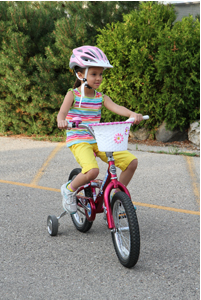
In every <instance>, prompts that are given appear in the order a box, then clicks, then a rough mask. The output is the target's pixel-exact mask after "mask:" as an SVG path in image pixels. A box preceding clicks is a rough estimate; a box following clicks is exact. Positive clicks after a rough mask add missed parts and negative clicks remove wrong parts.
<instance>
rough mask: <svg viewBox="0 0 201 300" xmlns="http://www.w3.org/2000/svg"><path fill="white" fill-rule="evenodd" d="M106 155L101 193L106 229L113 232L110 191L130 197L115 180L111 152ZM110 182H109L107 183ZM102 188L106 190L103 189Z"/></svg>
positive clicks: (125, 189)
mask: <svg viewBox="0 0 201 300" xmlns="http://www.w3.org/2000/svg"><path fill="white" fill-rule="evenodd" d="M106 155H107V157H108V164H109V166H108V172H107V174H108V176H107V175H106V177H107V178H106V180H104V181H103V186H102V188H103V191H104V203H105V210H106V217H107V223H108V228H109V229H111V230H114V231H115V224H114V219H113V216H112V210H111V205H110V192H111V190H112V189H117V188H118V189H119V190H120V191H122V192H124V193H125V194H127V195H128V196H129V197H130V193H129V191H128V190H127V188H126V187H125V185H123V184H122V183H121V182H119V181H118V180H117V172H116V166H115V163H114V157H113V153H112V152H106ZM109 181H110V182H109ZM104 186H106V188H105V189H104Z"/></svg>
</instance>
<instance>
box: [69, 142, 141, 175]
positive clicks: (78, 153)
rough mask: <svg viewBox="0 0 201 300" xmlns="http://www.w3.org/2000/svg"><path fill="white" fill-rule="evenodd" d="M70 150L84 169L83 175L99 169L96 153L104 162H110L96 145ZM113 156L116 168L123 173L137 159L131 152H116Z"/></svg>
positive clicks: (74, 147)
mask: <svg viewBox="0 0 201 300" xmlns="http://www.w3.org/2000/svg"><path fill="white" fill-rule="evenodd" d="M69 149H70V150H71V152H72V153H73V155H74V157H75V159H76V161H77V162H78V164H79V165H80V166H81V167H82V173H83V174H85V173H87V172H88V171H89V170H91V169H93V168H96V169H99V167H98V163H97V161H96V158H95V156H94V153H96V156H98V157H100V159H101V160H102V161H104V162H106V163H107V162H108V160H107V156H106V154H105V152H101V151H99V150H98V146H97V144H96V143H95V144H89V143H80V144H75V145H72V146H71V147H69ZM113 156H114V159H115V165H116V167H118V168H120V169H121V170H122V171H125V170H126V168H127V167H128V165H129V164H130V163H131V161H133V160H134V159H137V158H136V157H135V156H134V155H133V154H131V153H130V152H129V151H118V152H114V153H113Z"/></svg>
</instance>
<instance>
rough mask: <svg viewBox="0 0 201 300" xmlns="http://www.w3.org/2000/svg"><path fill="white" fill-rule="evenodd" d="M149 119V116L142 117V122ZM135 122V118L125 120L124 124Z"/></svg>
mask: <svg viewBox="0 0 201 300" xmlns="http://www.w3.org/2000/svg"><path fill="white" fill-rule="evenodd" d="M148 119H149V116H148V115H146V116H143V120H148ZM134 121H135V118H129V119H128V120H126V122H134Z"/></svg>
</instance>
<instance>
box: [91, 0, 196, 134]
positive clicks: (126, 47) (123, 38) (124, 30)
mask: <svg viewBox="0 0 201 300" xmlns="http://www.w3.org/2000/svg"><path fill="white" fill-rule="evenodd" d="M175 18H176V16H175V13H174V9H173V6H165V5H159V4H157V3H155V2H146V3H145V2H142V3H141V4H140V6H139V10H138V11H132V12H131V13H130V14H128V15H125V16H124V22H122V23H119V22H118V23H116V24H111V25H107V26H106V28H104V29H102V30H100V35H99V37H98V39H97V42H98V43H97V45H98V46H99V47H100V48H101V49H102V50H103V51H104V52H105V53H106V54H107V56H108V58H109V60H110V63H111V64H112V65H114V69H111V70H110V71H109V72H108V73H106V74H105V78H104V80H103V83H102V85H101V87H102V90H103V92H104V93H106V94H108V95H109V96H111V98H112V99H113V100H114V101H115V102H117V103H118V104H120V105H123V106H126V107H128V108H129V109H131V110H135V111H137V112H141V113H143V114H148V115H150V120H149V121H147V122H146V126H148V127H149V128H150V130H152V131H153V133H154V130H155V128H157V127H158V126H159V125H160V124H161V123H162V122H163V121H164V120H165V121H166V122H167V124H168V128H170V129H174V128H178V127H179V128H180V129H184V128H186V127H188V126H189V122H190V121H192V120H195V119H197V118H198V117H199V86H200V83H199V63H200V61H199V36H200V33H199V32H200V29H199V26H200V24H199V21H198V20H196V21H195V20H193V18H191V17H188V18H185V19H183V20H182V21H181V22H176V23H175V25H174V26H173V25H172V24H173V22H174V20H175ZM111 118H112V119H113V120H114V119H116V120H117V119H118V120H119V117H117V116H115V115H114V116H112V117H111V113H109V112H108V111H106V110H104V111H103V120H104V121H109V120H111Z"/></svg>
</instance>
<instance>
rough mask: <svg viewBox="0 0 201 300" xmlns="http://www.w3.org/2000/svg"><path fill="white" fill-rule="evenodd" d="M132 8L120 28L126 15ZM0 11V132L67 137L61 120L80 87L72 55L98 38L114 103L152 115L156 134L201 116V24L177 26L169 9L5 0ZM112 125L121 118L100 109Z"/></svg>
mask: <svg viewBox="0 0 201 300" xmlns="http://www.w3.org/2000/svg"><path fill="white" fill-rule="evenodd" d="M83 4H85V9H83ZM117 5H118V6H117ZM134 6H136V7H137V9H136V10H134V11H132V12H131V13H130V14H129V15H124V18H123V22H122V12H124V13H127V12H129V11H131V10H132V9H134V8H135V7H134ZM118 7H119V8H118ZM0 11H1V19H0V132H6V131H9V130H10V131H12V132H13V133H16V134H18V133H28V134H42V135H44V134H62V133H61V132H60V130H59V129H58V128H57V124H56V116H57V113H58V111H59V108H60V105H61V103H62V101H63V98H64V96H65V94H66V91H67V90H68V88H70V87H72V85H73V82H74V80H75V76H74V75H73V72H72V70H69V67H68V64H69V58H70V55H71V53H72V49H73V48H75V47H78V46H81V45H83V44H92V45H94V44H96V39H97V38H98V46H99V47H100V48H102V49H103V51H105V53H106V54H107V56H108V58H109V59H110V61H111V63H112V64H113V65H114V69H112V70H108V71H105V79H104V81H103V84H102V90H103V92H105V93H106V94H108V95H109V96H110V97H111V98H112V99H113V100H114V101H116V102H117V103H118V104H121V105H124V106H126V107H128V108H129V109H131V110H135V111H137V112H142V113H143V114H149V115H150V117H151V118H150V121H148V122H146V125H147V126H148V127H149V128H150V129H153V130H154V128H155V127H157V126H158V125H159V124H160V123H161V122H162V121H163V120H166V121H167V123H168V125H169V127H170V128H174V127H177V126H179V127H181V128H184V127H185V126H187V125H188V124H189V122H190V121H193V120H195V119H196V118H197V117H198V114H199V24H200V23H199V21H198V20H197V21H194V20H193V18H192V17H189V18H185V19H183V20H182V22H177V23H176V24H175V25H174V26H173V25H172V24H173V22H174V20H175V13H174V10H173V7H172V6H164V5H158V4H156V3H154V2H148V3H145V2H140V6H139V8H138V1H62V2H60V1H52V2H51V1H41V2H38V1H30V2H29V1H28V2H26V1H1V2H0ZM99 15H101V20H100V22H99V23H97V18H98V16H99ZM117 21H118V22H117ZM112 22H116V23H112ZM107 23H108V25H107V26H106V27H105V25H106V24H107ZM97 24H98V25H97ZM98 27H99V28H101V29H100V31H99V35H98V37H96V34H97V31H98ZM174 45H175V47H176V49H175V48H174ZM174 49H175V51H174ZM114 119H116V120H119V116H113V114H111V112H109V111H107V110H105V109H103V120H104V121H111V120H114Z"/></svg>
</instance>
